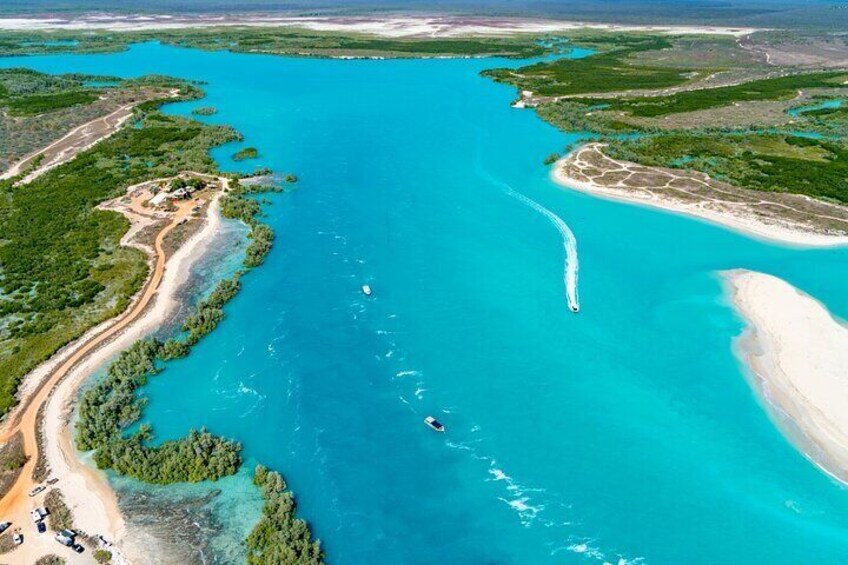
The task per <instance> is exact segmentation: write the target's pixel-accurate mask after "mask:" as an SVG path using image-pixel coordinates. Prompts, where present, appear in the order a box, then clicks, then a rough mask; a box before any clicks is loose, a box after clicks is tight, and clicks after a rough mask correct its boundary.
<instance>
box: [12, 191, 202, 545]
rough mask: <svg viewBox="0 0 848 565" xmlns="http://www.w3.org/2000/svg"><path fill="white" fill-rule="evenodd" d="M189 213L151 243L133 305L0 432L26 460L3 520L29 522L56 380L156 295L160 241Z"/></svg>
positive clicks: (181, 213)
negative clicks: (43, 425) (43, 423)
mask: <svg viewBox="0 0 848 565" xmlns="http://www.w3.org/2000/svg"><path fill="white" fill-rule="evenodd" d="M189 214H191V207H190V206H181V207H180V208H179V209H178V210H177V212H176V213H175V214H174V217H173V218H172V220H171V223H170V224H168V225H167V226H165V227H164V228H163V229H162V231H160V232H159V234H158V235H157V236H156V240H155V242H154V249H155V266H154V268H153V272H152V273H151V275H150V277H149V278H148V281H147V283H146V285H145V287H144V289H143V290H142V292H141V294H140V296H139V297H138V299H137V300H136V301H135V303H134V304H133V306H132V307H131V308H130V309H129V310H128V311H126V312H125V313H124V314H122V315H121V316H120V317H119V318H117V319H116V321H115V322H114V323H113V324H111V325H109V326H108V327H106V328H105V329H103V331H102V332H101V333H99V334H96V335H95V336H93V337H91V338H90V339H88V340H87V341H85V342H83V343H80V344H79V345H78V346H77V349H76V351H74V352H73V354H72V355H71V356H70V357H69V358H68V359H67V360H65V362H63V363H62V364H61V365H60V366H59V367H58V368H56V369H55V370H54V371H53V372H52V373H50V374H49V375H48V376H47V377H46V378H45V379H44V381H43V382H42V383H41V385H40V386H39V387H38V389H37V390H36V391H35V392H34V393H33V394H32V395H30V397H29V398H28V399H27V400H26V401H25V402H24V403H23V404H22V405H21V406H20V407H19V408H18V409H17V410H16V411H15V414H14V416H13V417H12V419H10V420H9V421H7V422H6V425H5V426H4V428H3V430H2V433H0V442H5V441H8V439H9V438H11V437H12V436H13V435H14V434H15V433H16V432H18V431H20V432H21V433H22V435H23V444H24V452H25V453H26V455H27V457H28V460H27V462H26V464H25V465H24V467H23V469H22V471H21V474H20V476H19V477H18V479H17V481H16V482H15V484H14V485H13V486H12V488H11V489H10V490H9V492H8V493H7V494H6V496H4V497H3V498H2V500H0V517H2V518H3V520H8V521H11V522H12V523H13V524H15V525H22V524H24V523H26V522H28V521H29V511H30V506H32V505H33V502H32V501H31V499H30V498H29V496H28V495H29V492H30V491H31V490H32V489H33V488H34V487H35V485H36V483H35V482H34V481H33V479H32V472H33V469H34V468H35V464H36V462H37V460H38V451H39V445H38V429H37V426H38V411H39V409H40V408H41V407H42V406H43V405H44V403H45V402H46V401H47V399H48V398H49V397H50V394H51V393H52V392H53V390H54V389H55V387H56V385H57V384H58V383H59V381H61V380H62V379H63V378H64V377H65V376H66V375H67V374H68V373H69V372H70V370H71V369H73V368H74V367H75V366H76V365H77V364H78V363H79V362H80V361H82V360H83V359H85V357H86V356H87V355H89V354H90V353H91V352H93V351H94V350H96V349H97V348H98V347H100V346H101V345H103V344H105V343H106V342H108V341H109V340H110V339H111V338H113V337H114V336H116V335H117V334H119V333H120V332H121V331H122V330H124V329H125V328H126V327H127V326H129V325H130V324H131V323H133V322H134V321H135V320H136V319H137V318H138V317H139V316H140V315H141V314H142V313H143V312H144V310H145V309H146V308H147V306H148V305H149V304H150V303H151V301H152V300H153V299H154V297H155V296H156V292H157V291H158V289H159V285H160V283H161V282H162V277H163V276H164V274H165V263H166V256H165V250H164V248H163V241H164V239H165V237H166V236H167V235H168V233H169V232H170V231H171V230H172V229H173V228H174V227H175V226H177V225H178V224H179V222H180V221H181V220H183V219H184V218H185V217H187V216H188V215H189ZM31 539H32V536H31Z"/></svg>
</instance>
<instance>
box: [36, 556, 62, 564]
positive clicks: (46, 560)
mask: <svg viewBox="0 0 848 565" xmlns="http://www.w3.org/2000/svg"><path fill="white" fill-rule="evenodd" d="M35 565H65V560H64V559H62V558H61V557H59V556H58V555H45V556H44V557H39V558H38V560H37V561H36V562H35Z"/></svg>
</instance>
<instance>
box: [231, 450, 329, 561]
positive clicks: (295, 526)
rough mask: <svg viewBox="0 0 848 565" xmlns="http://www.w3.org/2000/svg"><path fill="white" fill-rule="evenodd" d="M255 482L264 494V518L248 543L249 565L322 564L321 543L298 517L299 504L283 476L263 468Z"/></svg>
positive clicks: (255, 476)
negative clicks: (314, 538) (296, 513)
mask: <svg viewBox="0 0 848 565" xmlns="http://www.w3.org/2000/svg"><path fill="white" fill-rule="evenodd" d="M253 482H254V484H256V485H257V486H258V487H259V488H260V490H261V491H262V496H263V498H264V499H265V504H264V506H263V508H262V517H261V518H260V520H259V523H258V524H256V526H254V528H253V531H251V532H250V535H249V536H248V537H247V540H246V541H245V543H246V545H247V563H248V565H270V564H280V565H282V564H285V565H322V564H323V563H324V552H323V551H321V542H320V541H313V540H312V534H311V532H310V531H309V526H308V525H307V524H306V522H304V521H303V520H299V519H298V518H295V512H296V511H297V504H296V503H295V500H294V496H293V495H292V493H291V492H289V491H288V490H287V489H286V481H285V480H284V479H283V477H282V475H280V474H279V473H277V472H275V471H269V470H268V469H267V468H265V467H263V466H262V465H258V466H257V467H256V471H255V472H254V475H253Z"/></svg>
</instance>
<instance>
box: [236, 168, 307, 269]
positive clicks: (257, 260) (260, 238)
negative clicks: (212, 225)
mask: <svg viewBox="0 0 848 565" xmlns="http://www.w3.org/2000/svg"><path fill="white" fill-rule="evenodd" d="M289 176H290V177H293V175H289ZM296 180H297V178H296V177H294V180H291V181H288V182H295V181H296ZM268 190H269V188H268V187H264V186H245V185H242V184H240V183H239V182H238V180H233V181H232V182H231V184H230V191H229V192H228V193H227V194H226V195H225V196H224V198H223V199H222V200H221V214H223V216H224V217H225V218H232V219H236V220H240V221H242V222H244V223H245V224H247V225H248V226H250V245H248V247H247V251H246V252H245V258H244V266H245V267H248V268H250V267H257V266H259V265H261V264H262V262H263V261H264V260H265V256H266V255H268V252H269V251H271V246H272V245H273V242H274V231H273V230H272V229H271V228H270V227H269V226H267V225H266V224H263V223H260V222H259V221H258V220H257V219H256V218H257V217H258V216H259V215H260V213H261V208H260V206H259V202H257V201H256V200H254V199H253V198H250V194H252V193H256V192H266V191H268ZM271 190H280V189H279V188H275V189H271Z"/></svg>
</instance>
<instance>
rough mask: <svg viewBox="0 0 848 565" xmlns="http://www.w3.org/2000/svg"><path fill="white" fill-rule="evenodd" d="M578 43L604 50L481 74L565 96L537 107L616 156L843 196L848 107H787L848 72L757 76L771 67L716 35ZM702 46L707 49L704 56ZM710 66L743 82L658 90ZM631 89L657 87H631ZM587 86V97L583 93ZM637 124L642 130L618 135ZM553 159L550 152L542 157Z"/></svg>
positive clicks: (819, 96)
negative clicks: (755, 114) (792, 110)
mask: <svg viewBox="0 0 848 565" xmlns="http://www.w3.org/2000/svg"><path fill="white" fill-rule="evenodd" d="M585 41H586V42H587V44H589V45H592V46H593V47H595V48H596V49H598V50H599V51H600V53H599V54H596V55H591V56H589V57H586V58H584V59H578V60H567V59H566V60H561V61H555V62H547V63H542V64H537V65H532V66H529V67H524V68H520V69H517V70H516V71H511V70H508V69H499V70H494V71H489V72H486V73H484V74H486V75H488V76H490V77H492V78H494V79H496V80H500V81H504V82H508V83H510V84H514V85H515V86H516V87H518V88H519V89H521V90H530V91H533V92H534V94H535V95H541V96H568V98H561V99H558V100H550V99H548V100H546V99H544V98H542V99H541V100H540V101H539V105H538V107H537V112H538V114H539V115H540V117H542V118H543V119H545V120H546V121H548V122H550V123H552V124H554V125H555V126H557V127H559V128H561V129H563V130H566V131H588V132H591V133H593V134H596V135H598V136H600V138H601V139H603V140H604V141H606V142H608V143H609V148H608V149H607V152H608V153H609V154H610V156H612V157H615V158H619V159H624V160H628V161H633V162H636V163H639V164H643V165H649V166H660V167H674V168H683V169H689V170H697V171H702V172H705V173H707V174H709V175H710V176H712V177H713V178H717V179H720V180H725V181H727V182H730V183H732V184H734V185H737V186H741V187H745V188H751V189H756V190H763V191H771V192H790V193H799V194H805V195H809V196H812V197H816V198H823V199H828V200H831V201H835V202H841V203H846V204H848V180H846V179H848V144H846V135H848V110H846V109H845V108H842V107H840V108H822V109H818V110H810V111H807V112H803V113H800V114H798V115H794V116H790V115H789V114H787V113H786V109H787V108H788V107H789V106H790V105H791V101H792V100H794V99H796V98H797V97H799V93H803V95H804V96H805V97H806V98H805V100H807V101H806V102H804V104H811V103H815V102H818V101H823V100H828V99H832V98H839V97H844V94H841V93H840V91H842V90H844V89H845V88H846V86H845V83H846V80H848V72H846V71H826V72H825V71H811V72H798V70H797V69H795V70H793V71H792V72H791V74H790V73H789V72H786V73H785V74H783V75H781V76H771V77H770V78H761V77H762V75H763V73H765V72H768V73H770V74H772V75H774V73H775V69H774V68H771V69H768V70H767V71H766V70H765V69H760V70H759V71H757V72H754V73H752V72H751V70H752V68H754V67H756V63H754V62H753V61H752V60H751V59H750V58H748V57H745V56H744V53H743V52H741V51H740V50H739V48H738V46H735V45H731V44H729V43H728V42H727V41H719V40H716V39H715V38H704V37H695V38H688V39H681V38H668V37H657V36H648V35H633V34H625V35H614V34H609V35H606V36H604V38H601V39H599V38H594V39H593V38H586V40H585ZM578 42H579V41H578ZM705 50H706V51H711V52H710V53H708V54H707V55H702V53H703V52H704V51H705ZM719 64H720V65H721V66H718V65H719ZM712 65H716V66H712ZM693 69H695V70H697V73H696V72H693ZM715 71H723V72H728V73H731V74H730V76H733V77H737V78H735V79H734V80H741V81H742V82H741V83H739V84H732V85H727V86H716V87H713V88H698V84H697V83H691V84H686V87H687V88H686V89H684V90H680V91H678V92H674V93H664V92H663V89H666V88H668V87H671V86H680V85H684V83H686V82H687V81H691V80H692V79H693V78H695V77H700V76H703V75H704V73H706V72H715ZM757 73H759V74H757ZM738 77H741V78H738ZM635 89H649V90H655V91H656V92H655V93H652V94H651V95H647V94H645V93H642V94H638V95H636V94H634V93H632V91H633V90H635ZM588 93H592V94H593V96H591V97H589V96H582V95H586V94H588ZM810 96H813V99H812V100H809V97H810ZM769 104H771V105H769ZM736 108H738V110H737V109H736ZM751 111H754V112H761V114H759V115H760V116H762V117H763V118H764V119H768V121H769V124H771V125H769V126H767V127H763V126H760V125H758V122H757V119H756V118H753V117H750V116H749V114H748V113H749V112H751ZM797 132H810V133H818V134H822V135H823V137H822V138H821V139H814V138H812V137H808V136H802V135H797ZM634 133H636V134H639V135H636V136H622V135H621V134H634ZM553 160H554V159H553V156H551V157H549V158H547V159H546V161H545V162H546V163H551V162H552V161H553Z"/></svg>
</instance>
